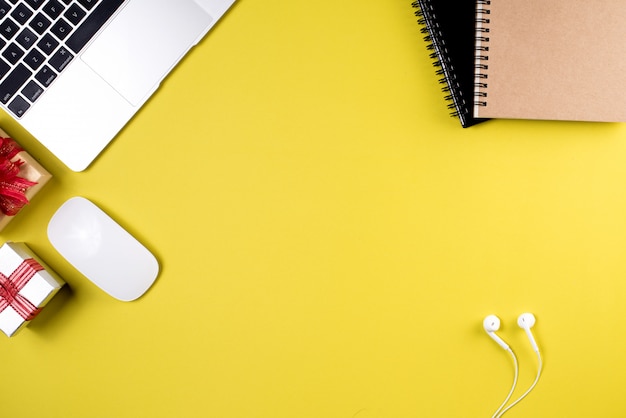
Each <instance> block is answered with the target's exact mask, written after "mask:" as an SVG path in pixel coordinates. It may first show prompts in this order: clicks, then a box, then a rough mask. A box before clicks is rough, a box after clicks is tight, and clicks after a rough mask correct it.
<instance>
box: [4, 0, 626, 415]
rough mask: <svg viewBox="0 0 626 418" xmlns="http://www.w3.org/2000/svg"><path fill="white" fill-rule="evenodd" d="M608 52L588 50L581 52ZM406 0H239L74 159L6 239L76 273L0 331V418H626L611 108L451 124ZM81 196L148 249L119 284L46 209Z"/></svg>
mask: <svg viewBox="0 0 626 418" xmlns="http://www.w3.org/2000/svg"><path fill="white" fill-rule="evenodd" d="M598 64H599V65H601V63H598ZM436 79H437V77H436V76H435V75H434V70H433V68H432V65H431V61H430V60H429V59H428V56H427V51H426V50H425V43H424V42H423V41H422V39H421V35H420V33H419V26H418V25H417V23H416V18H415V16H414V15H413V9H412V8H411V7H410V1H409V0H390V1H380V0H360V1H356V0H342V1H327V0H321V1H317V2H311V1H287V0H266V1H253V0H239V1H238V3H237V4H236V5H235V6H234V7H233V8H232V9H231V11H230V12H229V13H228V14H227V15H226V16H225V17H224V19H223V20H222V21H221V22H220V23H219V24H218V25H217V26H216V27H215V28H214V30H213V31H212V32H211V33H210V35H209V36H208V37H207V38H206V39H205V40H204V41H203V42H202V43H201V44H199V45H198V47H197V48H195V49H194V50H193V51H192V53H191V54H190V55H189V56H188V57H187V58H186V59H185V60H184V61H183V62H182V64H181V65H180V66H179V67H178V68H177V69H176V70H175V71H174V73H173V74H172V75H171V76H170V77H169V78H168V79H167V81H166V82H165V83H164V84H163V86H162V88H161V89H160V91H158V92H157V94H156V95H155V96H154V98H153V99H152V100H151V101H150V102H149V103H148V105H147V106H146V107H145V108H144V109H143V110H142V111H141V112H140V113H139V114H138V115H137V116H136V117H135V118H134V120H133V121H132V122H131V123H130V124H129V125H128V126H127V127H126V128H125V129H124V130H123V131H122V133H121V134H120V135H119V136H118V137H117V138H116V139H115V140H114V141H113V142H112V144H111V145H110V146H109V148H107V149H106V150H105V152H104V153H103V154H102V155H101V157H100V158H98V159H97V160H96V162H95V163H94V164H93V165H92V166H91V167H90V168H89V169H88V170H87V171H85V172H82V173H73V172H71V171H69V170H68V169H67V168H65V167H64V166H63V165H61V164H60V163H59V162H58V161H57V160H55V159H54V158H53V157H52V156H51V155H50V154H49V153H48V152H47V151H46V150H45V149H44V148H43V147H42V146H41V145H39V144H38V143H37V142H36V141H35V140H34V139H33V138H32V137H31V136H30V135H29V134H28V133H27V132H25V131H24V130H23V129H22V128H20V127H19V126H18V125H17V124H16V123H15V122H13V121H12V120H11V119H10V118H9V117H8V116H6V115H2V116H1V117H0V126H2V127H3V128H4V129H5V130H6V131H8V132H9V133H10V134H11V135H12V136H13V137H14V138H16V139H17V140H18V141H19V142H21V143H22V144H23V145H24V146H25V147H26V148H27V149H28V151H29V152H30V153H31V154H33V155H34V156H35V157H37V158H38V159H39V160H40V161H41V162H42V163H43V164H44V165H45V166H46V167H47V168H48V169H49V170H50V171H51V172H52V173H53V174H54V176H55V177H54V179H53V180H52V182H51V183H49V184H48V185H47V186H46V187H45V188H44V189H43V190H42V191H41V192H40V194H39V195H37V196H36V197H35V199H33V202H32V204H31V205H30V206H28V207H27V208H26V209H24V211H23V213H21V214H20V215H19V217H18V218H16V219H15V220H14V221H13V222H12V223H11V224H10V226H9V227H7V228H6V229H5V230H4V231H3V232H2V233H0V238H1V240H2V241H6V240H13V241H24V242H26V243H27V244H28V245H29V246H30V247H31V248H32V249H33V250H34V251H35V252H36V253H37V254H38V255H39V256H41V257H42V258H43V259H44V260H45V261H46V262H47V263H48V264H50V265H51V266H52V267H53V269H54V270H56V271H57V272H58V273H59V274H60V275H61V276H62V277H64V278H65V280H66V281H67V282H68V284H69V286H68V287H66V288H65V289H64V290H63V291H62V292H61V293H60V294H59V295H58V296H57V297H56V298H55V299H54V300H53V301H52V302H51V303H50V305H49V306H48V307H47V308H46V309H45V310H44V312H43V313H42V314H41V315H40V317H39V318H37V319H36V320H35V321H34V322H33V323H32V324H31V325H30V326H29V327H28V328H27V329H25V330H24V331H22V333H21V334H19V335H18V336H16V337H14V338H12V339H8V338H0V354H1V355H2V360H1V367H2V369H1V370H2V371H1V372H0V416H2V417H11V418H20V417H27V418H31V417H37V416H46V417H59V418H67V417H81V418H82V417H89V418H91V417H96V418H99V417H117V418H125V417H129V418H130V417H133V418H134V417H157V418H159V417H215V418H221V417H223V418H239V417H241V418H244V417H245V418H248V417H259V418H283V417H285V418H287V417H289V418H291V417H294V418H322V417H323V418H383V417H384V418H403V417H489V416H491V414H492V413H493V412H494V411H495V409H496V408H497V406H498V405H499V404H500V402H501V401H502V400H503V399H504V397H505V395H506V393H507V391H508V389H509V387H510V384H511V381H512V378H513V366H512V362H511V360H510V358H509V357H508V355H507V354H506V352H504V351H503V350H502V349H500V347H498V346H497V345H496V344H495V343H494V342H493V341H491V340H490V339H489V338H488V337H487V335H486V334H485V333H484V332H483V330H482V320H483V318H484V317H485V316H486V315H487V314H490V313H494V314H497V315H499V316H500V318H501V319H502V325H503V326H502V329H501V331H500V333H499V335H500V336H501V337H502V338H503V339H505V340H506V341H507V342H509V343H510V344H511V346H512V347H513V349H514V350H515V351H516V352H517V354H518V355H519V358H520V366H521V372H520V385H519V388H520V390H519V391H518V392H517V394H520V393H521V391H522V390H523V389H525V388H526V387H527V386H528V385H529V384H530V382H531V381H532V379H533V378H534V374H535V370H536V366H537V360H536V358H535V357H534V355H533V352H532V351H531V349H530V346H529V344H528V340H527V339H526V337H525V335H524V333H523V332H522V330H520V329H519V328H518V327H517V325H516V318H517V316H518V315H519V314H520V313H522V312H524V311H531V312H534V314H535V315H536V317H537V324H536V326H535V327H534V329H533V330H534V335H535V337H536V339H537V341H538V343H539V346H540V347H541V349H542V352H543V355H544V357H545V368H544V374H543V376H542V378H541V380H540V381H539V384H538V386H537V387H536V389H535V391H534V392H532V393H531V395H530V396H529V397H528V398H526V400H524V401H523V402H522V403H520V404H519V405H518V406H517V407H515V408H513V409H512V410H511V411H510V412H509V413H507V415H506V416H507V417H508V416H510V417H511V418H513V417H554V416H564V417H591V416H608V417H623V416H625V415H626V401H624V394H623V391H624V389H623V388H624V383H625V381H626V354H625V353H626V332H624V322H625V318H626V280H625V279H626V126H625V125H623V124H593V123H567V122H560V123H559V122H541V121H504V120H500V121H490V122H488V123H485V124H482V125H479V126H475V127H472V128H470V129H465V130H464V129H462V128H461V127H460V125H459V123H458V121H456V120H454V119H452V118H449V117H448V116H447V112H446V109H445V104H446V103H445V102H444V100H443V95H442V93H441V92H440V91H439V89H440V86H439V85H438V84H437V83H436ZM76 195H81V196H84V197H87V198H89V199H91V200H92V201H94V202H95V203H97V204H98V205H99V206H100V207H102V208H103V209H104V210H105V211H106V212H108V213H109V214H110V215H111V216H112V217H113V218H114V219H116V220H117V221H118V222H119V223H120V224H121V225H123V226H124V227H126V228H127V229H128V230H129V231H130V232H131V233H132V234H134V235H135V236H136V237H137V238H138V239H139V240H140V241H141V242H143V243H144V244H145V245H146V246H147V247H148V248H149V249H151V250H152V251H153V252H154V254H155V255H156V256H157V257H158V259H159V261H160V263H161V268H162V270H161V274H160V276H159V278H158V279H157V282H156V283H155V285H154V286H153V287H152V289H151V290H150V291H149V292H148V293H147V294H146V295H144V296H143V297H142V298H141V299H139V300H137V301H135V302H131V303H123V302H119V301H117V300H114V299H112V298H111V297H109V296H108V295H106V294H104V293H103V292H102V291H100V290H99V289H98V288H96V287H95V286H94V285H92V284H91V283H90V282H88V281H87V279H85V278H84V277H82V276H81V275H80V274H79V273H77V272H76V271H75V270H74V269H73V268H72V267H71V266H70V265H68V264H67V262H65V261H64V260H63V259H62V258H61V256H60V255H59V254H58V253H56V251H55V250H54V249H53V248H52V246H51V244H50V243H49V241H48V239H47V237H46V225H47V222H48V220H49V219H50V217H51V216H52V214H53V213H54V211H55V210H56V209H57V208H58V207H59V206H60V205H61V204H62V203H63V202H64V201H65V200H67V199H68V198H70V197H72V196H76Z"/></svg>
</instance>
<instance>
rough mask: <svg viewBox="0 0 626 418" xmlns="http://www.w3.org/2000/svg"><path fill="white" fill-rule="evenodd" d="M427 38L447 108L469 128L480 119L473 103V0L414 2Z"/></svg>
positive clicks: (427, 0)
mask: <svg viewBox="0 0 626 418" xmlns="http://www.w3.org/2000/svg"><path fill="white" fill-rule="evenodd" d="M412 5H413V7H415V8H416V9H417V10H416V12H415V14H416V15H417V16H418V17H419V20H418V22H419V23H420V24H421V25H422V33H424V34H425V35H426V36H425V38H424V40H425V41H426V42H427V43H428V49H429V50H431V51H432V53H431V58H432V59H433V60H434V62H433V64H434V65H435V66H436V67H437V68H438V69H437V74H438V75H439V76H441V79H440V80H439V82H440V83H441V84H443V85H444V87H443V88H442V90H443V91H444V94H445V98H446V100H448V101H450V103H449V105H448V108H449V109H450V110H451V111H452V112H451V113H452V115H453V116H456V117H458V118H459V121H460V122H461V125H462V126H463V127H464V128H466V127H468V126H471V125H474V124H476V123H478V122H481V120H480V119H477V118H475V117H474V116H473V114H472V109H473V102H474V16H475V13H476V7H475V4H474V2H473V1H472V0H469V1H468V0H418V1H415V2H414V3H413V4H412Z"/></svg>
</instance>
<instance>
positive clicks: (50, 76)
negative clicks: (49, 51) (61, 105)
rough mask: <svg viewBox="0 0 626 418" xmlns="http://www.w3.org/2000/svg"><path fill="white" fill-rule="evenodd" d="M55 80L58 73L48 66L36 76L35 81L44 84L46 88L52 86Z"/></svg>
mask: <svg viewBox="0 0 626 418" xmlns="http://www.w3.org/2000/svg"><path fill="white" fill-rule="evenodd" d="M55 78H57V75H56V73H55V72H54V71H53V70H52V68H50V67H48V66H47V65H44V66H43V67H42V68H41V70H39V72H38V73H37V74H35V80H37V81H39V82H40V83H41V84H43V86H44V87H48V86H50V84H52V82H53V81H54V79H55Z"/></svg>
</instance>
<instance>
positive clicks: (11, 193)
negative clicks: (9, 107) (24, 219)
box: [0, 137, 37, 216]
mask: <svg viewBox="0 0 626 418" xmlns="http://www.w3.org/2000/svg"><path fill="white" fill-rule="evenodd" d="M21 151H23V150H22V148H20V146H19V145H17V143H16V142H15V141H14V140H13V139H11V138H2V137H0V211H1V212H2V213H4V214H5V215H9V216H13V215H15V214H17V213H18V212H19V211H20V209H22V208H23V207H24V205H25V204H27V203H28V198H27V197H26V190H28V188H30V187H32V186H34V185H35V184H37V183H36V182H32V181H30V180H26V179H25V178H22V177H19V176H18V174H19V173H20V167H21V166H22V164H24V161H22V160H19V159H18V160H16V161H11V159H12V158H13V157H15V156H16V155H17V154H18V153H19V152H21Z"/></svg>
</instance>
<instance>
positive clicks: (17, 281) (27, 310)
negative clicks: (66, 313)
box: [0, 258, 43, 321]
mask: <svg viewBox="0 0 626 418" xmlns="http://www.w3.org/2000/svg"><path fill="white" fill-rule="evenodd" d="M41 270H43V267H42V266H41V264H39V263H38V262H37V261H36V260H34V259H32V258H27V259H26V260H24V261H22V263H21V264H20V265H19V266H18V267H17V268H16V269H15V271H14V272H13V273H11V275H10V276H9V277H7V276H5V275H4V274H2V273H0V312H2V311H4V310H5V309H6V308H7V307H9V306H10V307H12V308H13V309H14V310H15V312H17V313H18V314H19V315H20V316H21V317H22V318H24V320H25V321H30V320H31V319H33V318H34V317H36V316H37V314H39V312H41V309H40V308H38V307H36V306H35V305H33V303H32V302H31V301H29V300H28V299H26V298H25V297H24V296H22V295H20V294H19V292H20V290H22V289H23V288H24V286H26V284H27V283H28V282H29V281H30V279H32V278H33V276H34V275H35V274H36V273H37V272H38V271H41Z"/></svg>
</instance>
